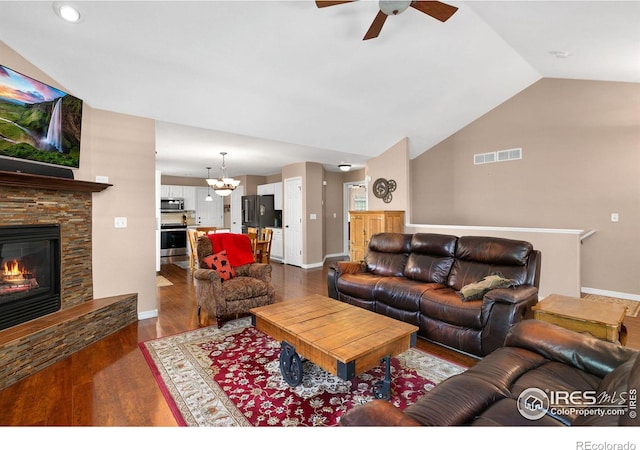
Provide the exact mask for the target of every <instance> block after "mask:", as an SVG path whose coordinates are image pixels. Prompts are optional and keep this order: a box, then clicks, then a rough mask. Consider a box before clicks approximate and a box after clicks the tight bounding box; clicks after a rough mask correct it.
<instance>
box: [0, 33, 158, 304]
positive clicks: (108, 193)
mask: <svg viewBox="0 0 640 450" xmlns="http://www.w3.org/2000/svg"><path fill="white" fill-rule="evenodd" d="M0 61H1V62H2V64H3V65H5V66H7V67H10V68H12V69H14V70H17V71H18V72H21V73H23V74H25V75H28V76H30V77H32V78H35V79H37V80H39V81H43V82H45V83H48V84H51V85H53V86H56V87H58V88H60V89H63V90H64V89H65V88H64V86H61V85H59V84H58V83H57V82H56V81H55V80H53V79H51V78H50V77H49V76H48V75H46V74H45V73H44V72H42V71H41V70H40V69H38V68H37V67H35V66H34V65H32V64H31V63H29V62H28V61H27V60H26V59H24V58H23V57H22V56H20V55H19V54H18V53H16V52H14V51H13V50H12V49H11V48H9V47H8V46H6V45H5V44H4V43H3V42H0ZM72 94H73V93H72ZM76 95H77V94H76ZM83 113H84V114H83V123H82V150H81V151H82V154H81V156H80V169H78V170H74V176H75V178H76V179H78V180H86V181H95V177H96V176H97V175H104V176H108V177H109V183H111V184H113V186H112V187H110V188H108V189H106V190H105V191H102V192H100V193H96V194H93V224H92V226H93V230H92V238H93V239H92V240H93V250H92V259H93V288H94V289H93V292H94V297H96V298H101V297H108V296H112V295H117V294H125V293H133V292H136V293H138V312H139V313H140V312H145V313H150V314H153V311H156V310H157V306H156V295H155V294H156V287H155V260H154V255H155V209H154V203H155V125H154V122H153V121H151V120H147V119H141V118H137V117H132V116H126V115H122V114H116V113H109V112H105V111H101V110H97V109H94V108H92V107H91V106H90V105H89V104H87V102H86V101H85V103H84V110H83ZM115 217H126V218H127V222H128V226H127V228H123V229H116V228H114V226H113V223H114V218H115Z"/></svg>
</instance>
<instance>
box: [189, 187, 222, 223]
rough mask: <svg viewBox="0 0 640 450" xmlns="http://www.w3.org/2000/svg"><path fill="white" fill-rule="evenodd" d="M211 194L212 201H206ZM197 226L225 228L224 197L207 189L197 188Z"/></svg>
mask: <svg viewBox="0 0 640 450" xmlns="http://www.w3.org/2000/svg"><path fill="white" fill-rule="evenodd" d="M209 193H211V198H212V201H210V202H208V201H206V198H207V195H208V194H209ZM196 224H197V225H198V226H201V227H218V228H222V227H223V226H224V205H223V200H222V197H220V196H219V195H217V194H215V193H213V192H210V191H209V190H208V189H207V188H196Z"/></svg>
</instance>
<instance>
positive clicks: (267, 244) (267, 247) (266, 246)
mask: <svg viewBox="0 0 640 450" xmlns="http://www.w3.org/2000/svg"><path fill="white" fill-rule="evenodd" d="M272 237H273V230H272V229H270V228H263V229H262V231H261V233H260V241H262V252H264V253H263V254H262V255H260V256H261V259H262V262H263V263H266V264H271V238H272Z"/></svg>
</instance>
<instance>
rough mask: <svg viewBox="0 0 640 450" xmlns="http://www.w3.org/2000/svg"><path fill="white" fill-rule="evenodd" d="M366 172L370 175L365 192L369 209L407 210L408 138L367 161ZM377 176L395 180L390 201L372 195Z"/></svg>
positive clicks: (409, 185) (409, 180)
mask: <svg viewBox="0 0 640 450" xmlns="http://www.w3.org/2000/svg"><path fill="white" fill-rule="evenodd" d="M366 174H367V176H368V177H370V179H369V183H368V194H367V195H368V209H369V210H371V211H379V210H397V211H409V191H410V187H411V176H410V170H409V140H408V139H407V138H404V139H402V140H401V141H400V142H398V143H397V144H395V145H394V146H392V147H391V148H389V149H388V150H387V151H385V152H384V153H383V154H382V155H380V156H378V157H376V158H373V159H370V160H369V161H367V167H366ZM378 178H384V179H385V180H394V181H395V182H396V190H395V191H394V192H392V194H391V195H392V199H391V202H390V203H385V202H384V201H383V200H382V199H381V198H378V197H376V196H375V195H373V192H372V188H373V183H375V181H376V180H377V179H378ZM407 215H408V214H407Z"/></svg>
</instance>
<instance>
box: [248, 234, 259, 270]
mask: <svg viewBox="0 0 640 450" xmlns="http://www.w3.org/2000/svg"><path fill="white" fill-rule="evenodd" d="M252 229H254V230H257V229H256V228H252ZM246 234H247V236H248V237H249V241H250V242H251V252H252V253H253V259H254V260H255V261H257V262H259V258H258V256H259V255H258V232H257V231H255V232H252V231H249V229H247V233H246Z"/></svg>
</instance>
